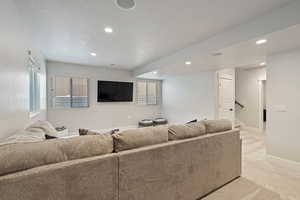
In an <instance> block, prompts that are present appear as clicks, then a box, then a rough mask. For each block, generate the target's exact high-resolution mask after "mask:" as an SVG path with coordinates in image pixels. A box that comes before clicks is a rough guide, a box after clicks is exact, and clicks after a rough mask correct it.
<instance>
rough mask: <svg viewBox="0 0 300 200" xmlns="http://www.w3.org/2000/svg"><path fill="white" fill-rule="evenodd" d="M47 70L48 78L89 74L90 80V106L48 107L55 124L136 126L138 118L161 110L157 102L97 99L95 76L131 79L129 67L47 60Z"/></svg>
mask: <svg viewBox="0 0 300 200" xmlns="http://www.w3.org/2000/svg"><path fill="white" fill-rule="evenodd" d="M47 70H48V78H49V79H50V78H51V77H53V76H73V77H85V78H89V84H90V89H89V94H90V107H89V108H69V109H56V108H49V109H48V120H49V121H50V122H52V123H53V124H54V125H55V126H67V127H68V128H69V129H70V130H71V131H74V130H75V129H78V128H89V129H95V130H99V129H107V128H114V127H127V126H137V123H138V121H139V120H141V119H145V118H154V117H156V116H158V115H160V113H161V106H158V105H149V106H143V105H137V104H135V103H133V102H132V103H131V102H130V103H98V102H97V81H98V80H111V81H134V80H135V78H134V77H133V76H132V74H131V72H129V71H125V70H116V69H109V68H104V67H93V66H83V65H76V64H67V63H60V62H51V61H50V62H47ZM49 98H50V97H49ZM49 98H48V100H50V99H49ZM49 105H50V104H49Z"/></svg>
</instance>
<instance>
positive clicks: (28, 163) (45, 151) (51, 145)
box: [0, 134, 113, 176]
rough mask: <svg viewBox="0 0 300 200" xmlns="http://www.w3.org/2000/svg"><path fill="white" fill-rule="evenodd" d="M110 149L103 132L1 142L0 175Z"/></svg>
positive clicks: (100, 153)
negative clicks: (34, 140) (58, 137)
mask: <svg viewBox="0 0 300 200" xmlns="http://www.w3.org/2000/svg"><path fill="white" fill-rule="evenodd" d="M112 152H113V140H112V137H111V135H104V134H103V135H95V136H82V137H75V138H68V139H55V140H46V141H43V142H34V143H16V144H7V145H1V146H0V160H1V162H0V176H1V175H5V174H9V173H14V172H18V171H22V170H26V169H30V168H34V167H38V166H42V165H48V164H53V163H59V162H64V161H67V160H74V159H80V158H86V157H92V156H98V155H103V154H108V153H112Z"/></svg>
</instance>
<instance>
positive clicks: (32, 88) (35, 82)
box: [28, 54, 41, 118]
mask: <svg viewBox="0 0 300 200" xmlns="http://www.w3.org/2000/svg"><path fill="white" fill-rule="evenodd" d="M28 68H29V69H28V75H29V117H30V118H33V117H35V116H37V115H38V114H39V113H40V112H41V91H40V90H41V75H40V64H39V63H38V62H37V61H36V60H35V59H34V58H33V57H32V56H31V55H30V54H29V57H28Z"/></svg>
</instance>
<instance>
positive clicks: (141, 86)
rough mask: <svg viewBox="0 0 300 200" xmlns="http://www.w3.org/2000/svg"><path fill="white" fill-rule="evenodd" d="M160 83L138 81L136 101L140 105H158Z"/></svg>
mask: <svg viewBox="0 0 300 200" xmlns="http://www.w3.org/2000/svg"><path fill="white" fill-rule="evenodd" d="M160 97H161V82H160V81H155V80H138V81H137V87H136V101H137V104H140V105H156V104H159V103H160Z"/></svg>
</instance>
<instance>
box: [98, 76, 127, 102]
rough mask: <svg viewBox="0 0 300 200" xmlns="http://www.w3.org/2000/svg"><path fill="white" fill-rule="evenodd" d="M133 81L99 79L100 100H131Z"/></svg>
mask: <svg viewBox="0 0 300 200" xmlns="http://www.w3.org/2000/svg"><path fill="white" fill-rule="evenodd" d="M132 99H133V83H131V82H115V81H98V102H131V101H132Z"/></svg>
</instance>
